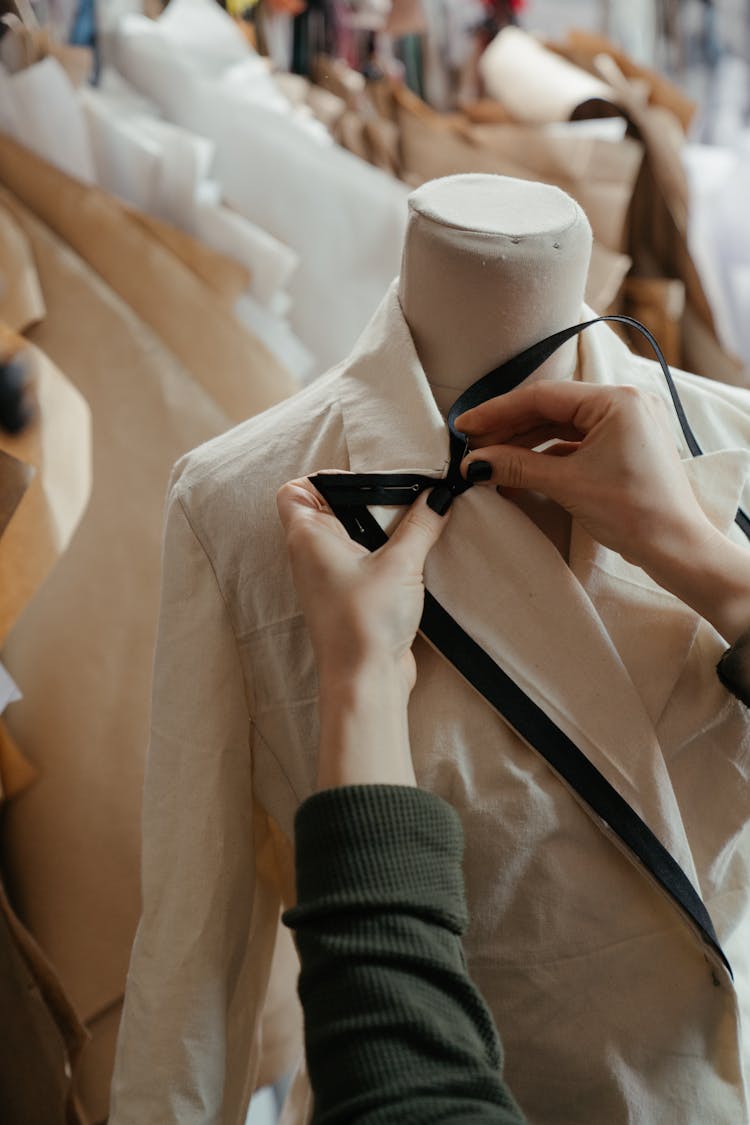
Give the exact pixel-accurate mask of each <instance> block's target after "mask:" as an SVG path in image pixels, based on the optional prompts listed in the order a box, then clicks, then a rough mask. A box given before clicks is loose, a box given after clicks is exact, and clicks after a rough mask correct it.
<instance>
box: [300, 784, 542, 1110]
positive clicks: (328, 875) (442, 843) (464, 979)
mask: <svg viewBox="0 0 750 1125" xmlns="http://www.w3.org/2000/svg"><path fill="white" fill-rule="evenodd" d="M295 850H296V867H297V895H298V900H297V905H296V907H294V909H292V910H289V911H287V912H286V914H285V915H284V921H285V922H286V923H287V925H290V926H293V927H294V928H295V929H296V934H297V946H298V950H299V954H300V959H301V963H302V968H301V972H300V978H299V994H300V999H301V1000H302V1005H303V1008H304V1016H305V1048H306V1052H307V1063H308V1071H309V1074H310V1081H311V1084H312V1089H313V1096H314V1101H315V1109H314V1113H313V1118H312V1120H313V1125H349V1123H350V1122H353V1121H356V1122H358V1123H360V1125H365V1123H370V1122H371V1123H372V1125H391V1123H393V1125H395V1123H396V1122H399V1123H402V1125H403V1123H406V1122H424V1121H429V1122H444V1123H446V1125H448V1123H450V1125H459V1123H465V1125H469V1123H471V1125H478V1123H479V1122H482V1121H486V1122H488V1123H489V1122H493V1123H494V1125H523V1118H522V1116H521V1113H520V1111H519V1109H518V1107H517V1106H516V1103H515V1102H514V1100H513V1097H512V1095H511V1093H510V1091H509V1090H508V1088H507V1086H506V1085H505V1083H504V1082H503V1078H502V1054H501V1048H500V1043H499V1040H498V1037H497V1033H496V1031H495V1026H494V1024H493V1022H492V1017H491V1016H490V1014H489V1011H488V1009H487V1007H486V1005H485V1003H484V1001H483V1000H482V997H481V996H480V995H479V992H478V991H477V989H476V988H475V987H474V985H473V984H472V982H471V980H470V979H469V975H468V972H467V968H466V962H465V960H464V955H463V949H462V946H461V940H460V935H461V933H462V932H463V930H464V929H465V927H466V922H467V911H466V902H465V894H464V883H463V872H462V868H461V861H462V857H463V833H462V829H461V824H460V821H459V819H458V816H457V814H456V812H455V811H454V810H453V809H452V808H451V807H450V805H448V804H446V803H445V802H444V801H442V800H441V799H440V798H439V797H436V796H435V795H433V794H431V793H426V792H423V791H421V790H419V789H411V788H407V787H401V786H388V785H367V786H346V787H343V788H340V789H330V790H325V791H323V792H321V793H318V794H316V795H315V796H313V797H310V798H308V800H307V801H305V802H304V803H303V804H302V805H301V807H300V809H299V810H298V812H297V818H296V823H295Z"/></svg>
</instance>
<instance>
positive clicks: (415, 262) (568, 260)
mask: <svg viewBox="0 0 750 1125" xmlns="http://www.w3.org/2000/svg"><path fill="white" fill-rule="evenodd" d="M409 209H410V213H409V223H408V226H407V232H406V240H405V244H404V253H403V259H402V269H401V279H400V287H399V298H400V301H401V306H402V309H403V312H404V316H405V318H406V321H407V323H408V325H409V328H410V330H411V333H412V337H413V339H414V344H415V347H416V349H417V354H418V355H419V358H420V361H421V363H422V367H423V368H424V371H425V374H426V376H427V379H428V381H429V383H430V386H431V388H432V391H433V394H434V396H435V400H436V402H437V404H438V407H439V408H440V410H441V411H442V413H443V414H444V415H447V413H448V410H449V408H450V406H451V405H452V403H453V402H454V401H455V399H456V398H458V396H459V395H460V394H461V392H462V391H464V390H465V389H466V388H467V387H469V386H470V385H471V384H472V383H473V382H475V381H476V380H477V379H479V378H480V377H481V376H482V375H485V374H486V373H487V372H488V371H490V370H491V369H492V368H494V367H497V366H498V365H499V364H501V363H503V362H505V361H506V360H508V359H511V358H512V357H513V356H515V355H517V354H518V353H519V352H521V351H523V349H524V348H526V347H528V346H529V345H531V344H533V343H535V342H536V341H537V340H541V339H543V338H544V337H545V336H549V335H551V334H552V333H553V332H556V331H558V330H559V329H562V328H566V327H568V326H569V325H571V324H576V323H577V322H578V321H579V319H580V314H581V305H582V302H583V293H584V289H585V284H586V274H587V271H588V263H589V257H590V253H591V229H590V227H589V224H588V221H587V219H586V216H585V215H584V213H583V211H582V210H581V208H580V207H579V206H578V204H577V203H575V201H574V200H572V199H571V198H570V197H569V196H567V195H565V193H564V192H562V191H560V190H559V189H558V188H554V187H550V186H549V185H546V184H536V183H528V182H526V181H522V180H512V179H509V178H507V177H504V176H492V175H462V176H449V177H446V178H445V179H442V180H432V181H430V182H428V183H427V184H425V185H423V187H421V188H419V189H418V190H417V191H415V192H413V193H412V195H411V196H410V197H409ZM575 365H576V344H575V341H574V340H573V341H571V342H570V343H568V344H566V345H565V346H564V347H563V348H561V349H560V350H559V352H557V353H556V354H555V355H553V356H551V357H550V359H549V360H547V362H546V363H544V364H543V365H542V366H541V367H540V368H539V369H538V370H537V371H536V372H535V373H534V375H533V376H531V378H534V379H538V378H544V379H559V378H570V377H571V376H572V375H573V374H574V372H575Z"/></svg>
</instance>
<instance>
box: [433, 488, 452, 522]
mask: <svg viewBox="0 0 750 1125" xmlns="http://www.w3.org/2000/svg"><path fill="white" fill-rule="evenodd" d="M452 503H453V493H452V492H451V490H450V488H449V487H448V485H447V484H439V485H437V487H435V488H433V490H432V492H431V493H430V495H429V496H428V497H427V507H428V508H432V510H433V512H437V514H438V515H439V516H444V515H445V513H446V512H447V511H448V509H449V508H450V506H451V504H452Z"/></svg>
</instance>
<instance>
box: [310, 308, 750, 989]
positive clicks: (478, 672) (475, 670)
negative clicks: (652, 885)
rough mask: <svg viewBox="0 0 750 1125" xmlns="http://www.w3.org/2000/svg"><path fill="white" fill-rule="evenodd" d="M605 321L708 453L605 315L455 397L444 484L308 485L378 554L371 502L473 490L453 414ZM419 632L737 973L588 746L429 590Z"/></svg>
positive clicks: (509, 385)
mask: <svg viewBox="0 0 750 1125" xmlns="http://www.w3.org/2000/svg"><path fill="white" fill-rule="evenodd" d="M601 321H617V322H619V323H621V324H628V325H630V326H631V327H633V328H635V329H637V330H638V331H639V332H641V333H642V334H643V335H644V336H645V337H646V339H647V340H648V342H649V343H650V345H651V347H652V348H653V349H654V352H655V354H656V358H657V360H658V362H659V364H660V366H661V369H662V372H663V374H664V377H665V379H666V381H667V387H668V388H669V393H670V397H671V399H672V403H673V405H674V408H675V412H676V414H677V418H678V421H679V423H680V428H681V430H682V433H683V435H684V437H685V441H686V444H687V447H688V449H689V450H690V453H691V454H692V456H693V457H700V456H701V455H702V453H703V450H702V449H701V447H700V445H699V444H698V441H697V439H696V437H695V434H694V433H693V431H692V429H691V427H690V424H689V422H688V420H687V417H686V415H685V411H684V409H683V406H682V403H681V401H680V398H679V395H678V393H677V388H676V387H675V385H674V381H673V379H672V376H671V373H670V371H669V367H668V365H667V362H666V360H665V358H664V356H663V355H662V352H661V349H660V348H659V345H658V343H657V342H656V340H655V338H654V337H653V336H652V334H651V333H650V332H649V330H648V329H647V328H646V327H644V325H642V324H640V323H639V322H638V321H637V320H633V319H632V318H631V317H628V316H602V317H596V318H595V319H594V320H589V321H586V322H585V323H583V324H576V325H574V326H573V327H571V328H566V329H564V330H563V331H562V332H556V333H555V334H554V335H552V336H548V337H547V338H546V339H544V340H541V341H540V342H539V343H536V344H532V346H531V347H530V348H527V349H526V350H525V351H523V352H521V353H520V354H519V355H517V356H514V357H513V358H512V359H510V360H508V361H507V362H506V363H503V364H501V365H500V366H499V367H496V368H494V370H492V371H490V372H489V373H488V374H487V375H485V376H483V377H482V378H481V379H478V380H477V382H475V383H473V384H472V385H471V386H470V387H469V388H468V389H467V390H465V391H464V392H463V393H462V394H461V395H460V396H459V397H458V398H457V399H456V401H455V402H454V404H453V406H452V407H451V409H450V411H449V413H448V429H449V433H450V462H449V466H448V471H447V473H446V475H445V476H444V477H442V478H439V479H438V480H437V482H436V480H435V478H434V477H430V476H427V475H425V474H422V473H319V474H317V475H316V476H313V477H310V480H311V482H312V483H313V484H314V485H315V487H316V488H317V489H318V491H319V492H320V493H321V495H322V496H323V497H324V498H325V500H326V502H327V503H328V505H329V506H330V508H331V510H332V511H333V512H334V514H335V515H336V516H337V518H338V519H339V520H340V521H341V523H342V524H343V526H344V527H345V528H346V530H347V532H348V533H349V535H350V536H351V538H352V539H354V540H355V541H356V542H358V543H361V544H362V546H364V547H366V548H367V549H368V550H370V551H375V550H377V549H378V548H379V547H382V546H383V544H384V543H386V542H387V541H388V536H387V535H386V534H385V532H384V531H383V529H382V528H381V527H380V525H379V524H378V522H377V520H376V519H375V518H374V517H373V515H372V514H371V513H370V512H369V511H368V505H408V504H411V503H413V501H414V500H415V499H416V497H417V496H418V495H419V494H420V493H421V492H424V491H425V490H427V489H430V490H432V491H431V494H430V497H429V499H428V503H429V504H430V505H431V506H433V507H435V508H437V509H438V510H440V509H442V510H445V508H446V507H447V506H448V505H449V504H450V503H452V502H453V500H454V499H455V497H456V496H460V495H461V493H463V492H465V491H466V490H467V489H469V488H471V487H472V484H471V482H470V481H467V480H465V479H464V478H463V477H462V476H461V462H462V461H463V459H464V457H465V456H466V454H467V453H468V450H469V443H468V440H467V438H466V436H465V435H464V434H462V433H461V432H460V431H458V430H457V429H456V426H455V421H456V418H458V417H459V416H460V415H461V414H463V413H464V412H465V411H466V410H470V409H471V408H472V407H474V406H479V405H480V404H481V403H483V402H486V401H487V400H488V399H490V398H495V397H496V396H498V395H501V394H505V393H507V392H508V391H509V390H512V389H513V387H517V386H518V385H519V384H520V383H522V382H523V380H524V379H526V378H527V377H528V376H529V375H530V374H531V373H532V372H533V371H535V370H536V369H537V368H538V367H539V366H540V365H541V364H542V363H544V362H545V360H547V359H549V357H550V356H551V355H552V354H553V353H554V352H555V351H556V350H557V349H558V348H559V347H561V346H562V345H563V344H564V343H566V342H567V341H568V340H570V339H572V338H573V337H574V336H576V335H578V333H579V332H583V331H584V330H585V329H586V328H589V327H590V326H591V325H592V324H598V323H599V322H601ZM735 521H736V523H737V525H738V526H739V527H740V528H741V530H742V531H743V532H744V534H745V535H746V536H747V538H748V539H750V518H748V516H747V514H746V513H745V512H744V511H743V510H742V508H740V509H738V511H737V514H736V517H735ZM420 631H421V632H422V633H423V635H424V636H425V637H426V638H427V639H428V640H429V641H430V642H431V643H432V644H433V645H434V646H435V647H436V648H437V649H438V650H439V651H440V652H441V653H442V654H443V656H445V658H446V659H447V660H448V661H449V662H450V663H451V664H452V665H453V666H454V667H455V668H456V670H457V671H458V672H459V673H460V674H461V675H462V676H463V677H464V679H466V680H467V681H468V682H469V683H470V684H471V685H472V686H473V687H474V688H475V690H476V691H478V692H479V693H480V695H482V696H483V697H484V699H486V700H487V702H488V703H490V704H491V706H492V707H494V709H495V710H496V711H497V712H498V713H499V714H500V715H501V716H502V717H503V718H504V719H505V721H506V722H507V723H508V725H509V726H510V727H511V728H512V729H513V730H514V731H516V733H517V734H518V735H519V736H520V737H521V738H522V739H523V740H524V742H526V743H527V744H528V745H529V746H531V747H533V749H535V750H536V751H537V752H538V753H539V754H541V756H542V757H543V758H544V759H545V760H546V762H547V763H548V765H549V766H550V767H551V768H552V770H553V771H554V772H555V773H556V774H557V775H558V776H559V777H560V778H561V779H562V780H563V781H564V782H566V784H567V785H569V786H570V788H571V789H573V790H574V791H575V792H576V793H577V794H578V796H579V797H580V798H581V799H582V800H583V801H584V802H585V803H586V804H587V805H588V806H589V808H590V809H591V811H592V812H593V813H594V814H595V816H596V817H598V818H599V820H600V821H602V822H603V824H604V825H606V827H607V829H608V830H609V831H610V832H612V833H613V834H614V835H615V836H617V837H618V839H619V840H620V841H621V843H622V844H624V845H625V847H626V848H627V849H628V851H629V853H630V854H631V855H632V856H633V858H634V859H635V860H637V861H638V862H639V863H640V864H641V865H642V866H643V868H644V869H645V870H646V871H647V872H648V874H649V875H650V876H651V878H652V879H653V880H654V881H655V882H656V883H657V884H658V885H659V886H660V887H661V888H662V890H663V891H665V892H666V894H667V895H668V896H669V897H670V899H671V900H672V901H673V903H674V904H675V905H676V906H677V908H678V909H679V910H680V911H681V912H682V914H683V915H684V916H685V918H686V919H687V921H688V922H689V923H690V924H691V925H692V927H693V928H694V929H695V930H696V932H697V934H698V936H699V937H700V938H701V940H702V941H703V942H704V944H705V945H706V946H707V947H708V948H709V949H711V950H712V951H713V953H714V954H715V955H716V956H717V957H718V958H719V960H720V961H721V962H722V963H723V965H724V966H725V967H726V969H727V971H728V973H729V975H730V976H732V969H731V966H730V964H729V961H728V960H727V958H726V956H725V954H724V951H723V950H722V948H721V945H720V944H719V939H718V937H717V936H716V931H715V929H714V925H713V922H712V921H711V917H710V915H709V913H708V910H707V909H706V906H705V904H704V903H703V901H702V899H701V897H700V895H699V894H698V892H697V890H696V889H695V887H694V886H693V884H692V883H691V882H690V880H689V878H688V877H687V875H686V874H685V872H684V871H683V870H682V868H681V867H680V865H679V864H678V863H677V861H676V860H675V859H674V857H673V856H672V855H671V854H670V853H669V852H668V850H667V849H666V848H665V847H664V845H663V844H662V843H661V841H660V840H659V839H658V838H657V837H656V836H655V835H654V833H653V832H652V831H651V829H650V828H649V827H648V825H647V824H646V823H645V821H644V820H643V819H642V818H641V817H640V816H639V815H638V813H636V811H635V809H633V808H632V807H631V806H630V805H629V804H628V803H627V801H626V800H625V799H624V798H623V797H622V796H620V794H619V793H618V792H617V790H616V789H615V788H614V787H613V786H612V785H611V784H610V783H609V782H608V781H607V779H606V778H605V777H604V776H603V774H601V773H600V772H599V770H598V769H597V768H596V766H594V765H593V763H592V762H590V761H589V759H588V758H587V757H586V755H585V754H584V753H583V751H582V750H581V749H579V747H578V746H576V745H575V743H574V742H573V741H572V740H571V739H570V738H569V737H568V736H567V735H566V734H565V733H564V732H563V731H562V730H560V728H559V727H557V726H556V725H555V723H553V721H552V720H551V719H550V718H549V717H548V715H546V713H545V712H544V711H543V710H542V708H541V707H539V706H538V705H537V704H536V703H534V701H533V700H532V699H530V698H529V697H528V696H527V695H526V693H525V692H524V691H523V690H522V689H521V688H520V687H519V686H518V685H517V684H516V683H515V682H514V681H513V680H512V679H511V678H510V676H508V674H507V673H506V672H504V671H503V669H502V668H500V666H499V665H498V664H496V663H495V661H494V660H492V658H491V657H490V656H488V654H487V653H486V652H485V651H484V649H482V648H481V647H480V646H479V645H478V644H477V643H476V641H474V640H473V639H472V638H471V637H470V636H469V634H468V633H467V632H466V631H465V630H464V629H462V628H461V626H460V625H459V624H458V623H457V622H456V621H455V620H454V619H453V618H452V617H451V615H450V614H449V613H448V612H447V610H445V609H444V608H443V606H441V605H440V603H439V602H438V601H437V600H436V599H435V598H434V597H433V596H432V594H430V592H429V591H426V592H425V602H424V610H423V613H422V620H421V622H420Z"/></svg>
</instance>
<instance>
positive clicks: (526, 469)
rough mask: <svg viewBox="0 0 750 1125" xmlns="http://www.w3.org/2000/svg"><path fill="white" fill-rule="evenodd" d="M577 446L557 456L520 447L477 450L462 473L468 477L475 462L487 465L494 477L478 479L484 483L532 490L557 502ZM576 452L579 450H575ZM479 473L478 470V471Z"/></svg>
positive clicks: (567, 444)
mask: <svg viewBox="0 0 750 1125" xmlns="http://www.w3.org/2000/svg"><path fill="white" fill-rule="evenodd" d="M574 444H575V443H563V445H564V449H562V450H559V451H558V452H555V447H554V446H552V447H551V448H550V450H549V452H542V453H535V452H534V451H533V450H531V449H524V448H522V447H521V446H518V445H491V446H487V447H485V448H484V449H478V450H476V454H475V455H472V454H470V455H469V456H468V457H467V458H466V460H465V461H463V462H462V464H461V473H462V474H463V476H465V477H468V469H469V466H470V465H472V464H474V463H475V462H485V463H487V464H488V465H489V466H490V469H491V475H490V476H488V475H486V474H485V473H483V474H481V475H480V476H479V480H481V481H482V482H483V483H484V482H486V483H488V484H495V485H499V486H500V487H502V488H518V489H532V490H533V491H534V492H542V493H544V495H545V496H549V497H550V498H551V499H553V500H554V499H555V498H556V495H557V493H558V492H559V491H560V490H561V486H562V484H563V481H564V479H565V478H566V477H567V475H568V473H569V471H570V470H569V466H568V464H567V457H566V456H565V454H568V453H571V452H572V451H573V450H572V448H571V446H572V445H574ZM576 448H577V446H576ZM475 472H476V470H475Z"/></svg>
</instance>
